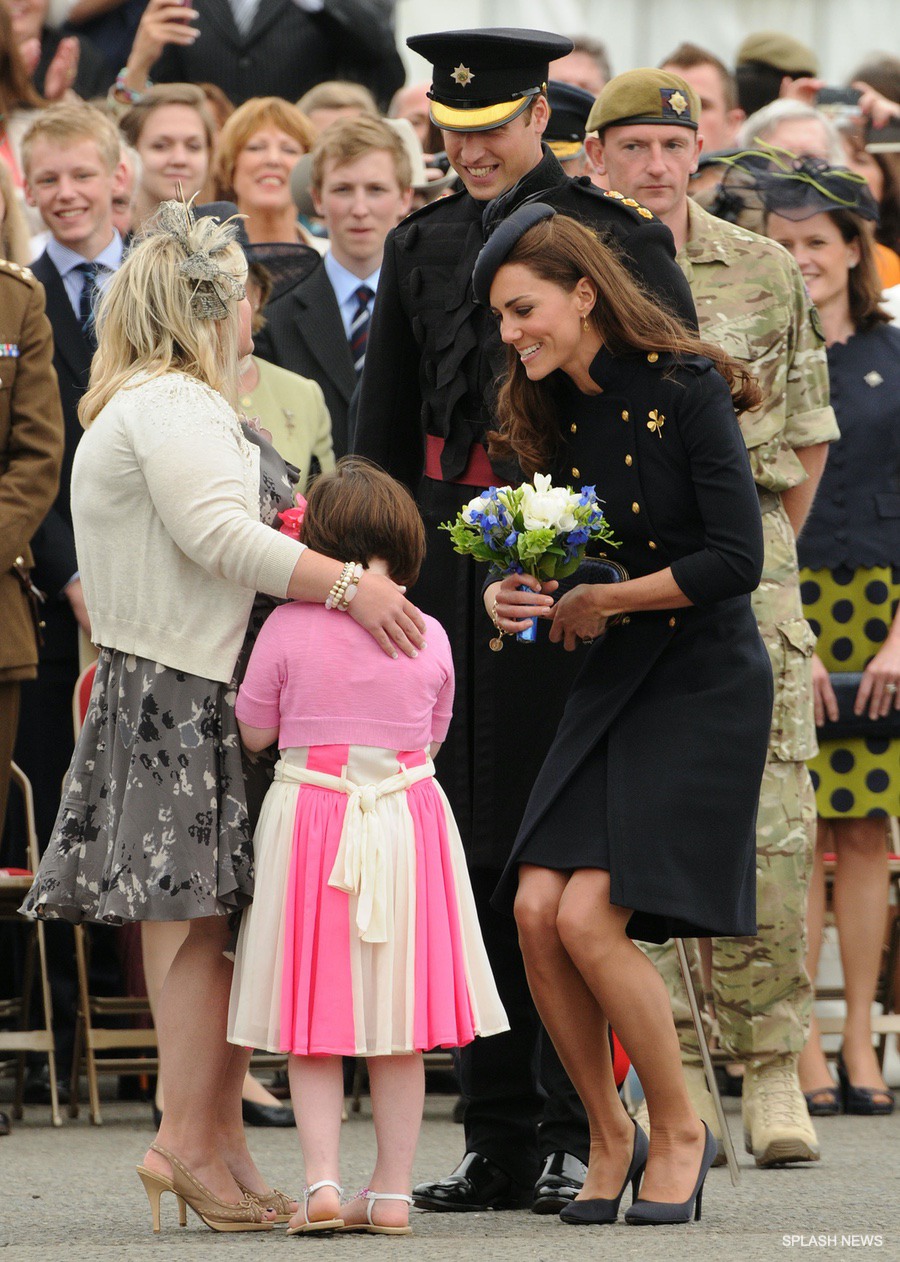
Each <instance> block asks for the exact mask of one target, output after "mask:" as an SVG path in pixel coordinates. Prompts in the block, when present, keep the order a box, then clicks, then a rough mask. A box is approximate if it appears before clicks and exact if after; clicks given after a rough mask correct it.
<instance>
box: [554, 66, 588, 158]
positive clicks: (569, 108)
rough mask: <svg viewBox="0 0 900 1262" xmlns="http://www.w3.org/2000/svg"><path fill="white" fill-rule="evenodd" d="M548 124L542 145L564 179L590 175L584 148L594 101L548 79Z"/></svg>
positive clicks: (577, 90) (571, 86)
mask: <svg viewBox="0 0 900 1262" xmlns="http://www.w3.org/2000/svg"><path fill="white" fill-rule="evenodd" d="M547 103H548V105H549V106H550V121H549V122H548V124H547V130H546V131H545V132H544V143H545V144H546V145H547V147H548V149H549V150H550V152H551V153H552V154H553V156H554V158H556V160H557V162H559V163H560V165H561V166H562V169H563V171H565V173H566V175H570V176H573V177H574V176H578V175H587V174H589V173H590V170H591V164H590V162H589V161H588V156H587V153H586V151H585V148H584V136H585V129H586V127H587V120H588V115H589V114H590V112H591V110H592V109H593V108H594V97H593V95H592V94H591V93H590V92H585V90H584V88H577V87H576V86H575V85H574V84H573V83H560V82H559V81H558V80H557V79H551V80H550V82H549V83H548V84H547Z"/></svg>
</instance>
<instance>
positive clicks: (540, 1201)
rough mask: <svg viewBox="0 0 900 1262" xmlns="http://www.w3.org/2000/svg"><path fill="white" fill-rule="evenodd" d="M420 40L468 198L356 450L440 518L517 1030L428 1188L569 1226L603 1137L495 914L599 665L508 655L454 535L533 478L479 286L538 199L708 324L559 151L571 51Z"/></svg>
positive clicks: (667, 249)
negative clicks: (562, 736) (503, 486)
mask: <svg viewBox="0 0 900 1262" xmlns="http://www.w3.org/2000/svg"><path fill="white" fill-rule="evenodd" d="M407 42H408V43H409V46H410V47H411V48H412V49H414V50H415V51H416V52H419V53H421V54H422V55H423V56H425V57H427V58H428V59H429V60H430V61H431V62H432V63H433V65H434V75H433V83H432V88H431V92H430V94H429V95H430V98H431V114H432V119H433V121H434V122H435V124H436V125H437V126H438V127H440V128H441V130H442V134H443V139H444V145H445V148H446V150H447V154H448V157H449V158H450V161H451V163H452V165H453V167H454V169H455V170H456V172H457V174H458V175H459V176H460V179H461V180H462V182H463V184H464V186H465V191H464V192H460V193H457V194H455V195H454V196H452V197H448V198H444V199H442V200H440V201H437V202H434V203H432V204H431V205H430V206H426V207H424V208H423V209H422V210H420V211H418V212H416V213H415V214H413V215H411V216H409V217H408V218H407V219H405V220H404V221H403V222H402V223H401V224H400V225H399V227H397V228H396V229H395V230H394V231H393V232H392V233H391V234H390V235H389V236H388V239H387V242H386V244H385V251H384V261H383V264H382V271H381V278H380V282H379V288H378V301H377V303H376V304H375V314H374V318H373V321H372V326H371V330H370V333H369V342H368V348H367V352H366V365H365V370H364V373H363V378H362V383H361V389H360V395H359V407H358V416H357V425H356V437H355V442H354V449H355V450H356V451H358V452H361V453H362V454H364V455H366V456H369V457H370V458H372V459H373V460H376V461H377V462H378V463H379V464H380V465H382V466H383V467H384V468H386V469H388V470H389V471H390V472H391V473H392V474H393V475H394V476H395V477H397V478H400V479H401V480H402V481H404V482H405V483H406V484H407V486H409V487H410V488H411V490H412V491H413V492H414V493H415V495H416V497H417V500H418V503H419V506H420V509H421V511H422V515H423V517H424V520H425V524H426V529H427V532H428V540H429V553H428V559H427V561H426V564H425V567H424V569H423V573H422V576H421V578H420V580H419V582H418V583H417V585H416V588H415V591H414V593H413V599H414V600H415V601H416V603H417V604H418V605H419V606H420V607H421V608H422V609H423V610H426V611H427V612H428V613H431V614H433V615H434V616H435V617H437V618H438V619H440V621H441V622H442V623H443V624H444V626H445V627H446V629H447V631H448V634H449V636H450V641H451V644H452V646H453V654H454V663H455V668H456V703H455V711H454V713H455V717H454V722H453V724H452V725H451V729H450V735H449V738H448V740H447V741H446V743H445V745H444V748H443V750H442V751H441V755H440V763H439V767H438V772H439V775H440V779H441V782H442V784H443V786H444V788H445V789H446V791H447V793H448V796H449V798H450V801H451V804H452V806H453V810H454V812H455V814H456V818H457V821H458V823H459V827H460V832H461V834H462V837H463V842H464V845H465V847H466V857H467V861H468V864H469V869H470V873H471V878H472V885H473V889H474V891H475V897H476V901H477V904H478V911H479V917H480V921H481V928H482V932H483V934H484V938H485V943H486V945H487V949H488V954H489V956H490V960H491V965H492V967H493V970H494V975H495V977H496V979H497V983H498V986H499V989H500V994H501V996H502V998H503V1002H504V1005H505V1006H506V1010H507V1014H508V1016H509V1019H510V1026H511V1029H510V1031H509V1033H507V1034H503V1035H498V1036H495V1037H493V1038H488V1039H476V1040H475V1042H474V1043H472V1044H470V1045H469V1046H468V1047H466V1048H464V1049H463V1050H462V1052H461V1054H460V1077H461V1085H462V1090H463V1095H464V1097H465V1100H466V1110H465V1131H466V1155H465V1157H464V1159H463V1161H462V1163H461V1164H460V1165H459V1167H458V1168H457V1169H456V1170H455V1171H454V1172H453V1173H452V1174H451V1175H450V1176H449V1177H448V1178H446V1179H443V1180H440V1181H439V1182H436V1183H424V1184H420V1185H419V1186H418V1187H416V1188H415V1189H414V1196H415V1202H416V1204H417V1205H419V1206H421V1207H423V1208H428V1209H435V1210H479V1209H485V1208H494V1209H500V1208H507V1207H514V1206H521V1205H528V1204H532V1207H533V1208H534V1209H535V1210H536V1211H537V1212H554V1211H556V1210H558V1209H560V1208H561V1206H562V1205H563V1204H564V1203H565V1201H566V1200H567V1199H571V1198H572V1197H574V1196H575V1194H576V1192H577V1191H578V1189H579V1187H580V1186H581V1183H582V1182H583V1179H584V1171H585V1165H584V1163H585V1162H586V1161H587V1157H588V1149H589V1139H588V1133H587V1126H586V1120H585V1116H584V1111H583V1109H582V1108H581V1104H580V1101H579V1100H578V1098H577V1096H576V1094H575V1092H574V1089H573V1087H572V1085H571V1083H570V1082H569V1080H568V1078H567V1077H566V1075H565V1073H564V1071H563V1069H562V1066H561V1065H560V1064H559V1061H558V1059H557V1057H556V1054H555V1052H554V1050H553V1048H552V1046H551V1045H550V1043H549V1039H547V1038H546V1036H545V1035H543V1033H542V1030H541V1027H540V1022H539V1020H538V1017H537V1014H536V1012H535V1009H534V1005H533V1002H532V1000H531V996H530V993H529V991H528V987H527V983H526V979H525V971H524V967H523V964H522V959H521V955H520V953H519V948H518V942H517V939H516V929H515V923H514V921H513V920H512V918H511V917H505V916H503V915H501V914H500V913H498V912H496V911H494V910H493V909H492V908H491V907H490V906H489V901H488V900H489V898H490V895H491V893H492V892H493V889H494V887H495V885H496V883H497V880H498V878H499V874H500V870H501V869H502V868H503V866H504V865H505V863H506V860H507V858H508V857H509V853H510V850H511V847H512V843H513V841H514V839H515V836H516V832H517V829H518V825H519V822H520V820H521V817H522V814H523V811H524V807H525V803H526V801H527V798H528V793H529V790H530V788H531V785H532V784H533V783H534V780H535V778H536V776H537V773H538V770H539V768H540V766H541V763H542V762H543V759H544V755H545V753H546V751H547V749H548V748H549V746H550V742H551V740H552V738H553V735H554V733H555V730H556V726H557V723H558V721H559V718H560V716H561V714H562V708H563V703H564V701H565V698H566V695H567V693H568V689H569V685H570V683H571V680H572V678H573V677H574V674H575V670H576V668H577V666H578V665H579V658H580V654H579V653H577V652H576V653H573V654H568V653H565V652H561V651H560V650H559V649H558V647H557V646H554V645H550V644H549V643H548V641H547V639H546V635H544V636H543V637H542V638H539V641H538V643H537V644H534V645H530V646H525V645H518V644H511V645H509V647H508V648H507V649H506V650H505V651H504V652H501V653H491V652H490V650H489V648H488V641H489V640H490V639H491V638H492V630H491V625H490V623H489V622H488V620H487V618H486V617H485V614H484V609H483V606H482V603H481V584H482V581H483V579H484V577H485V575H484V573H483V571H482V570H481V569H480V568H479V567H478V566H476V565H474V564H473V563H472V561H471V560H470V559H469V558H465V557H460V556H457V555H456V554H454V552H453V551H452V548H451V546H450V543H449V540H448V538H447V536H446V534H439V533H438V531H437V527H438V526H439V524H440V523H441V522H443V521H447V520H450V519H452V518H453V517H454V516H455V515H456V513H457V511H458V510H459V508H460V507H461V506H462V505H463V504H465V503H466V502H467V501H468V500H470V499H472V498H473V497H474V496H476V495H477V494H478V493H479V491H480V490H482V489H483V488H484V487H486V486H489V485H491V484H496V483H503V482H507V481H509V480H510V478H511V476H512V477H515V471H514V470H509V469H507V470H502V469H497V470H494V469H493V468H492V467H491V465H490V462H489V461H488V457H487V453H486V450H485V446H484V443H485V438H486V434H487V432H488V430H489V429H491V428H492V425H493V421H492V416H491V410H492V405H493V398H494V390H495V382H496V379H497V377H498V376H499V375H500V374H501V373H502V372H503V370H504V366H505V363H506V353H505V351H504V348H503V346H502V344H501V342H500V337H499V333H498V330H497V326H496V324H495V322H494V320H493V319H492V317H491V315H490V313H489V312H487V311H486V310H485V309H484V308H481V307H478V306H476V304H475V301H474V298H473V295H472V285H471V278H472V268H473V266H474V263H475V259H476V257H477V255H478V252H479V250H480V249H481V246H482V245H483V243H484V239H485V233H486V231H488V232H489V230H490V224H491V223H493V222H496V221H497V219H499V218H502V217H503V216H504V215H505V214H508V213H509V212H510V211H511V210H512V209H514V208H515V207H516V206H518V205H520V204H521V203H522V202H523V201H526V200H528V199H530V198H534V197H539V198H540V200H541V201H544V202H549V203H550V204H551V205H553V206H555V207H556V208H557V209H558V210H560V211H563V212H564V213H566V214H570V215H572V216H574V217H576V218H578V219H580V220H582V221H583V222H584V223H586V224H588V225H589V226H590V227H592V228H593V229H594V230H595V231H597V232H598V233H600V234H601V235H602V237H603V239H604V241H606V242H607V243H609V244H610V245H612V247H613V248H616V249H618V250H619V251H620V252H621V257H622V260H623V262H624V263H625V264H626V265H627V266H628V267H629V269H630V270H631V271H632V272H633V273H634V274H635V276H637V277H638V278H639V279H641V280H642V282H643V283H644V284H645V285H646V286H647V287H648V288H649V289H650V290H651V291H652V292H653V293H654V296H655V297H656V298H657V300H659V301H661V302H666V303H668V304H669V305H670V307H671V308H672V309H673V310H674V311H675V312H677V313H678V314H680V315H681V316H682V317H683V318H684V319H686V320H688V321H690V322H691V323H695V315H694V307H693V303H692V301H691V297H690V291H689V289H688V287H687V283H686V281H685V280H684V277H683V275H682V273H681V271H680V269H679V268H678V266H677V264H676V262H675V250H674V245H673V241H672V237H671V234H670V233H669V231H668V229H667V228H665V227H664V226H663V225H662V224H660V223H659V222H658V221H656V220H655V219H654V217H653V215H652V214H651V213H650V212H649V211H648V210H645V209H644V208H643V207H641V206H639V205H638V204H637V202H635V201H633V200H632V199H630V198H628V199H626V198H624V197H623V196H622V195H621V194H618V193H613V192H605V191H603V190H601V189H597V188H595V187H594V186H593V185H592V184H591V182H590V180H589V179H587V178H586V177H585V178H583V179H578V180H575V179H570V178H569V177H568V176H567V175H566V174H565V172H564V171H563V169H562V167H561V166H560V164H559V162H558V161H557V159H556V158H555V157H554V156H553V154H552V153H551V152H550V151H549V149H547V148H546V147H544V146H542V135H543V133H544V131H545V128H546V126H547V121H548V115H549V107H548V104H547V97H546V92H547V77H548V65H549V62H550V61H551V60H552V59H553V58H556V57H561V56H564V55H565V54H566V53H568V52H569V51H570V50H571V47H572V45H571V41H570V40H567V39H564V38H561V37H560V36H557V35H550V34H547V33H546V32H543V31H520V30H503V29H499V30H498V29H485V30H477V31H446V32H441V33H439V34H435V35H422V36H416V37H414V38H412V39H410V40H408V41H407ZM489 204H490V209H489V210H487V215H486V218H487V220H488V223H487V224H486V225H485V224H483V222H482V218H483V216H484V215H485V211H486V209H487V208H488V206H489ZM600 493H601V494H602V488H600ZM573 1017H576V1014H573ZM536 1180H537V1182H535V1181H536Z"/></svg>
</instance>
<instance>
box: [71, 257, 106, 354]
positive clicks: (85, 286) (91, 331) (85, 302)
mask: <svg viewBox="0 0 900 1262" xmlns="http://www.w3.org/2000/svg"><path fill="white" fill-rule="evenodd" d="M75 271H77V272H81V275H82V276H83V278H84V279H83V280H82V283H81V295H80V297H79V299H78V320H79V323H80V324H81V331H82V333H84V336H85V337H86V338H87V340H88V341H89V342H90V344H91V348H92V349H93V350H96V349H97V330H96V328H95V326H94V303H95V302H96V301H97V292H98V286H97V274H98V273H99V271H100V264H98V263H79V264H78V266H77V267H76V268H75Z"/></svg>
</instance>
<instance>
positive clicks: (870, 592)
mask: <svg viewBox="0 0 900 1262" xmlns="http://www.w3.org/2000/svg"><path fill="white" fill-rule="evenodd" d="M800 592H801V595H802V597H803V612H804V614H805V615H806V617H807V618H808V619H809V623H810V626H811V627H812V629H813V631H814V632H815V634H816V636H817V637H818V644H817V645H816V652H817V653H818V655H819V657H820V658H821V659H822V661H823V662H824V664H825V667H826V669H827V670H829V671H832V672H835V671H837V672H839V671H861V670H865V668H866V666H867V665H868V664H869V662H870V661H871V660H872V658H873V657H874V656H875V654H876V653H877V652H878V649H879V648H880V647H881V645H882V644H883V643H884V641H885V639H886V638H887V634H888V631H889V630H890V626H891V622H892V620H893V618H894V615H895V613H896V611H897V604H898V601H900V567H894V568H893V569H892V568H890V567H888V566H882V567H875V568H871V569H858V570H851V569H850V568H849V567H847V566H841V567H838V568H837V569H835V570H809V569H804V570H801V571H800ZM809 769H810V773H811V775H812V780H813V784H814V785H815V789H816V808H817V810H818V812H819V815H820V816H822V817H823V818H825V819H861V818H863V817H865V816H884V815H900V741H898V740H894V741H889V740H887V739H886V738H884V737H853V738H847V739H844V740H840V741H822V742H821V744H820V749H819V753H818V756H817V757H816V758H813V759H812V760H811V761H810V763H809Z"/></svg>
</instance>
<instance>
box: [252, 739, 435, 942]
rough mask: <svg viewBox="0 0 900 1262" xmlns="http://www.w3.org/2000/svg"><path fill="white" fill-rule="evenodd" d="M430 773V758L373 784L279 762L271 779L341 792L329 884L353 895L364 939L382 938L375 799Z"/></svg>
mask: <svg viewBox="0 0 900 1262" xmlns="http://www.w3.org/2000/svg"><path fill="white" fill-rule="evenodd" d="M433 776H434V763H433V762H432V761H431V759H430V758H429V759H428V760H427V761H426V762H425V763H424V765H423V766H421V767H409V768H407V770H406V771H399V772H397V773H396V775H393V776H387V777H386V779H384V780H379V781H378V783H377V784H354V783H353V782H352V781H350V780H348V779H346V777H344V776H330V775H327V774H326V773H325V772H324V771H312V770H310V768H308V767H296V766H292V765H291V764H289V763H285V762H284V761H283V760H279V762H278V763H277V764H276V767H275V779H276V780H285V781H289V782H290V783H292V784H313V785H316V786H317V787H318V788H320V789H330V790H331V791H332V792H334V793H346V795H347V798H348V802H347V809H346V811H345V812H344V826H343V828H342V830H341V840H340V844H339V845H338V852H337V854H336V855H335V859H334V866H333V867H332V869H331V876H329V878H328V884H329V885H331V886H332V887H333V888H334V889H338V890H344V891H345V892H346V893H347V894H356V895H358V900H359V901H358V902H357V907H356V928H357V931H358V933H359V936H360V937H361V938H362V940H363V941H364V942H386V941H387V901H388V891H387V861H386V857H385V841H384V833H383V831H382V827H381V821H380V820H379V818H378V811H377V810H376V809H375V808H376V805H377V803H378V799H379V798H383V797H387V795H388V794H390V793H402V792H403V791H404V790H405V789H408V788H410V786H411V785H414V784H418V782H419V781H420V780H428V779H431V778H432V777H433Z"/></svg>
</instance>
